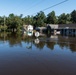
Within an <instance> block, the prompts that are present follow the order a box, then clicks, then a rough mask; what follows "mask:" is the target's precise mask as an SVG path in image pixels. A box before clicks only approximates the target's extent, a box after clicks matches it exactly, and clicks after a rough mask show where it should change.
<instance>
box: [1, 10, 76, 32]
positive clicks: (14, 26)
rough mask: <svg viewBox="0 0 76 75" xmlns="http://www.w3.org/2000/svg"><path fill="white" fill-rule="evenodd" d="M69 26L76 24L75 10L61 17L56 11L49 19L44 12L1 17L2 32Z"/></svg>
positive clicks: (50, 14)
mask: <svg viewBox="0 0 76 75" xmlns="http://www.w3.org/2000/svg"><path fill="white" fill-rule="evenodd" d="M56 23H58V24H69V23H76V10H73V11H72V12H71V13H70V14H65V13H63V14H61V15H59V16H56V15H55V11H52V12H50V13H49V14H48V15H47V17H46V15H45V13H44V12H43V11H40V12H39V13H37V15H35V16H29V15H28V16H25V17H23V15H22V14H21V15H19V16H17V15H14V14H13V13H12V14H9V16H8V17H4V16H3V17H1V16H0V30H4V29H5V30H8V31H13V32H14V31H17V32H19V31H21V29H22V26H23V25H29V24H31V25H34V27H38V26H40V27H41V26H46V24H56Z"/></svg>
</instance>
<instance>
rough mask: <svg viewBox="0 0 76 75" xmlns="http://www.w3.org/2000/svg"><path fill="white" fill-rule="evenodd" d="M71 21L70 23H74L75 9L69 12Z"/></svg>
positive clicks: (75, 19) (75, 21) (75, 17)
mask: <svg viewBox="0 0 76 75" xmlns="http://www.w3.org/2000/svg"><path fill="white" fill-rule="evenodd" d="M71 21H72V23H76V10H74V11H72V13H71Z"/></svg>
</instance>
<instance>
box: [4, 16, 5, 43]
mask: <svg viewBox="0 0 76 75" xmlns="http://www.w3.org/2000/svg"><path fill="white" fill-rule="evenodd" d="M4 42H5V16H4Z"/></svg>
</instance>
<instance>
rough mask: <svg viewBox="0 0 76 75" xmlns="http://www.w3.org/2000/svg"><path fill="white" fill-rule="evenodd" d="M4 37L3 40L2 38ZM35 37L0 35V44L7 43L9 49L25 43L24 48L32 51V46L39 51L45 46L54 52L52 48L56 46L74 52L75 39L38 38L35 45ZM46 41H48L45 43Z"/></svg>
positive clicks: (13, 34)
mask: <svg viewBox="0 0 76 75" xmlns="http://www.w3.org/2000/svg"><path fill="white" fill-rule="evenodd" d="M4 37H5V38H4ZM35 39H36V38H35V37H33V36H32V37H28V36H26V35H21V34H17V33H10V34H9V33H5V34H4V33H0V43H1V42H2V41H4V40H5V41H7V42H8V43H9V45H10V47H14V46H20V47H22V46H23V45H22V42H24V43H26V44H27V45H26V48H28V49H32V46H35V47H37V48H39V50H43V48H44V47H45V46H46V47H47V48H49V49H51V50H54V46H55V45H56V44H58V45H59V46H60V47H61V49H63V48H64V47H67V48H69V49H70V50H71V51H73V52H76V37H68V38H66V36H65V37H63V36H61V35H59V36H58V40H57V41H56V40H54V39H53V40H52V39H51V38H50V37H47V36H46V37H39V38H38V39H39V43H38V44H36V43H35V41H34V40H35ZM47 39H48V41H47Z"/></svg>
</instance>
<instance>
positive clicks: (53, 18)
mask: <svg viewBox="0 0 76 75" xmlns="http://www.w3.org/2000/svg"><path fill="white" fill-rule="evenodd" d="M47 23H48V24H56V23H57V18H56V16H55V12H54V11H52V12H50V13H49V14H48V15H47Z"/></svg>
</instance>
